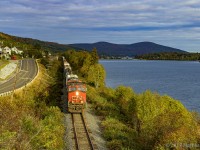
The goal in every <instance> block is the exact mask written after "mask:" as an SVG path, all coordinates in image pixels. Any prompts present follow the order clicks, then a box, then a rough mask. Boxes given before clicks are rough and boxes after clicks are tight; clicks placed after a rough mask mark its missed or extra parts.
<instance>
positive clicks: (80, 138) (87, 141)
mask: <svg viewBox="0 0 200 150" xmlns="http://www.w3.org/2000/svg"><path fill="white" fill-rule="evenodd" d="M71 115H72V124H73V129H74V138H75V144H76V149H77V150H95V149H97V148H95V147H94V145H93V143H92V140H91V138H90V135H89V132H88V129H87V126H86V124H85V120H84V117H83V114H71Z"/></svg>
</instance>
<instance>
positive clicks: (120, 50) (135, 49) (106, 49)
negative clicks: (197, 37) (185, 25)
mask: <svg viewBox="0 0 200 150" xmlns="http://www.w3.org/2000/svg"><path fill="white" fill-rule="evenodd" d="M0 40H7V41H9V40H10V41H12V42H14V43H23V44H31V45H37V44H39V45H40V46H41V48H43V49H44V50H50V51H53V52H62V51H65V50H86V51H91V50H92V49H94V48H96V49H97V51H98V54H99V55H106V56H131V57H132V56H138V55H144V54H150V53H161V52H179V53H188V52H187V51H183V50H180V49H177V48H172V47H168V46H163V45H160V44H156V43H153V42H149V41H144V42H138V43H132V44H115V43H109V42H106V41H100V42H95V43H75V44H59V43H56V42H48V41H42V40H38V39H32V38H23V37H17V36H12V35H9V34H6V33H2V32H0ZM21 47H23V46H21Z"/></svg>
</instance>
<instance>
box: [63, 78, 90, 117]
mask: <svg viewBox="0 0 200 150" xmlns="http://www.w3.org/2000/svg"><path fill="white" fill-rule="evenodd" d="M86 90H87V89H86V86H85V84H84V83H82V82H81V81H80V80H78V79H76V80H75V79H74V80H69V81H68V82H67V92H68V111H69V112H78V113H81V112H82V111H83V109H84V108H85V107H86Z"/></svg>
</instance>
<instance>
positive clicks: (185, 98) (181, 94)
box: [99, 60, 200, 112]
mask: <svg viewBox="0 0 200 150" xmlns="http://www.w3.org/2000/svg"><path fill="white" fill-rule="evenodd" d="M99 63H100V64H102V65H103V66H104V68H105V70H106V85H107V86H108V87H112V88H115V87H117V86H119V85H124V86H129V87H132V88H133V90H134V91H135V92H136V93H141V92H144V91H146V90H151V91H154V92H157V93H159V94H161V95H164V94H167V95H169V96H171V97H173V98H174V99H177V100H180V101H181V102H182V103H183V104H184V105H185V106H186V107H187V108H188V109H189V110H194V111H198V112H200V63H199V62H197V61H147V60H100V61H99Z"/></svg>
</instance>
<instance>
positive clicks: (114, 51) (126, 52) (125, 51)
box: [70, 42, 186, 56]
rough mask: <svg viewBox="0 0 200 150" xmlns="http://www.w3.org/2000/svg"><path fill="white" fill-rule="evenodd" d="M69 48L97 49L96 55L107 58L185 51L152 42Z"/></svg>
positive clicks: (74, 45) (94, 44)
mask: <svg viewBox="0 0 200 150" xmlns="http://www.w3.org/2000/svg"><path fill="white" fill-rule="evenodd" d="M70 46H72V47H78V48H81V49H85V50H89V51H90V50H92V49H93V48H97V50H98V53H99V54H100V55H109V56H136V55H143V54H149V53H160V52H180V53H186V51H183V50H180V49H176V48H171V47H167V46H163V45H159V44H156V43H152V42H139V43H135V44H113V43H108V42H97V43H92V44H84V43H82V44H70Z"/></svg>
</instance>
